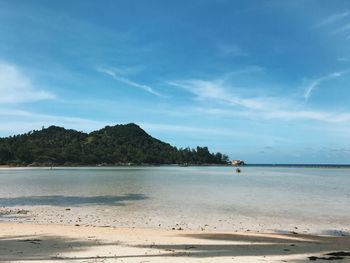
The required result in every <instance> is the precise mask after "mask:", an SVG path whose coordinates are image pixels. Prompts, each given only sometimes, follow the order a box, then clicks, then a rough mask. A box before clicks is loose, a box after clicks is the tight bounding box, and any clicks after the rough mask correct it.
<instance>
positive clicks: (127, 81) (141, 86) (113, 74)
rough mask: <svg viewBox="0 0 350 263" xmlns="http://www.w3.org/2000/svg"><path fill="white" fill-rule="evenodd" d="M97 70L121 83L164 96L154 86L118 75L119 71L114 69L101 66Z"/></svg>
mask: <svg viewBox="0 0 350 263" xmlns="http://www.w3.org/2000/svg"><path fill="white" fill-rule="evenodd" d="M97 71H98V72H101V73H105V74H107V75H109V76H111V77H112V78H114V79H115V80H117V81H119V82H121V83H124V84H126V85H128V86H131V87H135V88H139V89H142V90H144V91H146V92H148V93H151V94H153V95H156V96H158V97H164V95H162V94H160V93H159V92H157V91H155V90H154V89H153V88H152V87H150V86H148V85H144V84H140V83H137V82H134V81H132V80H130V79H128V78H125V77H122V76H120V75H118V74H117V72H115V71H114V70H113V69H109V68H103V67H99V68H97Z"/></svg>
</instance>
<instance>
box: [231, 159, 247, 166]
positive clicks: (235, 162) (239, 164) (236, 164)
mask: <svg viewBox="0 0 350 263" xmlns="http://www.w3.org/2000/svg"><path fill="white" fill-rule="evenodd" d="M231 164H232V165H233V166H241V165H245V162H244V161H243V160H232V162H231Z"/></svg>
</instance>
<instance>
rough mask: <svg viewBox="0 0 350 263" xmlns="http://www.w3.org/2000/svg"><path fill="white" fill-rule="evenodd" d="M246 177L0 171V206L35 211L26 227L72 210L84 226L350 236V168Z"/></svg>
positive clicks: (263, 171) (212, 171) (180, 171)
mask: <svg viewBox="0 0 350 263" xmlns="http://www.w3.org/2000/svg"><path fill="white" fill-rule="evenodd" d="M241 170H242V173H241V174H236V173H235V169H234V168H233V167H177V166H174V167H169V166H167V167H118V168H106V167H99V168H55V169H53V170H49V169H1V170H0V183H1V184H0V206H4V207H10V208H11V207H26V208H27V209H28V207H29V208H30V209H29V210H31V209H32V208H33V209H34V210H33V211H34V212H35V213H34V212H33V213H32V217H30V218H29V219H27V220H29V221H31V220H33V218H36V219H35V220H36V221H38V220H39V221H40V220H41V221H40V222H42V221H44V222H45V220H48V221H50V220H54V221H55V213H61V211H62V210H64V208H66V207H70V208H72V209H74V211H75V213H76V214H77V215H79V216H80V217H84V218H86V224H96V225H98V224H109V225H116V226H128V227H129V226H141V227H144V226H146V227H147V226H151V227H156V226H159V224H160V225H162V226H164V227H172V226H176V224H178V225H181V226H183V227H184V228H191V229H192V228H195V229H197V228H203V227H204V226H205V227H209V228H212V229H225V230H227V229H239V230H242V229H248V228H249V229H254V230H268V229H273V230H285V229H288V230H291V229H292V228H295V229H303V230H305V231H321V230H322V231H330V230H342V231H349V227H350V206H349V204H350V169H340V168H295V167H293V168H289V167H283V168H278V167H243V168H242V169H241ZM40 213H41V214H40ZM39 214H40V215H39ZM92 214H93V215H92ZM50 216H51V217H52V218H51V217H50ZM56 216H57V214H56ZM65 218H66V219H65ZM71 218H72V216H66V217H64V218H63V219H62V220H63V221H62V223H74V222H73V221H74V220H73V221H72V219H71ZM96 218H97V219H96ZM68 219H69V220H71V221H67V220H68ZM91 220H93V221H94V222H91ZM55 222H56V221H55ZM206 225H208V226H206Z"/></svg>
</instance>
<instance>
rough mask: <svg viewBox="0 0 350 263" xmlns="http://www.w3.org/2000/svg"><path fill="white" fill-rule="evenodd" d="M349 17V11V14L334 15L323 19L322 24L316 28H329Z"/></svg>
mask: <svg viewBox="0 0 350 263" xmlns="http://www.w3.org/2000/svg"><path fill="white" fill-rule="evenodd" d="M349 15H350V12H348V11H347V12H342V13H337V14H333V15H331V16H328V17H326V18H325V19H323V20H322V21H321V22H320V23H318V24H317V25H315V26H314V27H315V28H317V27H323V26H328V25H330V24H333V23H336V22H338V21H340V20H342V19H344V18H346V17H347V16H349Z"/></svg>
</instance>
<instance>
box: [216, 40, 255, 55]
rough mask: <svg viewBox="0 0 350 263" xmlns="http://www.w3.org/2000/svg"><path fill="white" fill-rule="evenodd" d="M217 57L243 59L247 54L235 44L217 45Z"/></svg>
mask: <svg viewBox="0 0 350 263" xmlns="http://www.w3.org/2000/svg"><path fill="white" fill-rule="evenodd" d="M217 49H218V55H219V56H220V57H244V56H248V53H247V52H246V51H244V50H243V49H242V48H241V47H240V46H238V45H236V44H223V43H221V44H219V45H218V46H217Z"/></svg>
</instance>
